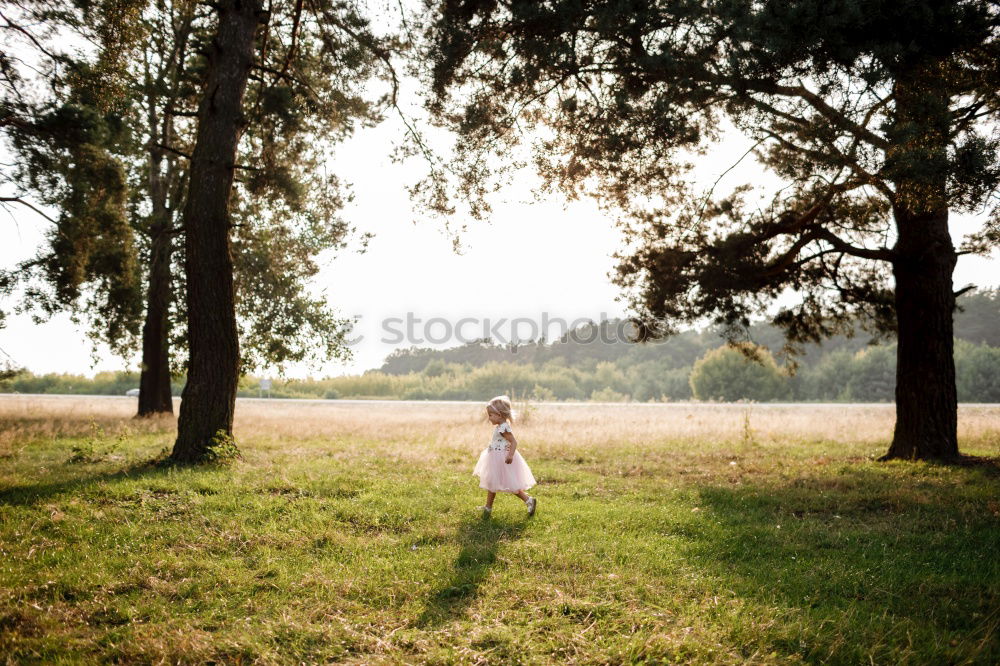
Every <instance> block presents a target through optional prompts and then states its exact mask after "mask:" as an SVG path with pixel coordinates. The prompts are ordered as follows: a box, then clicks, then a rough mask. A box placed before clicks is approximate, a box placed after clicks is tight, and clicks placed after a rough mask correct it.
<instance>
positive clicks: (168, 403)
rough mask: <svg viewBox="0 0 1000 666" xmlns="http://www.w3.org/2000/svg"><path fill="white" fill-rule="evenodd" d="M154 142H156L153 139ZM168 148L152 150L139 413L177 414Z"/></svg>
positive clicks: (154, 128) (153, 118)
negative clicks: (172, 357) (172, 368)
mask: <svg viewBox="0 0 1000 666" xmlns="http://www.w3.org/2000/svg"><path fill="white" fill-rule="evenodd" d="M147 105H148V109H149V111H148V116H149V117H148V122H149V134H150V136H151V137H155V136H157V135H158V134H159V133H160V121H159V119H158V117H157V105H156V99H155V97H154V96H153V94H152V92H150V93H149V94H148V96H147ZM170 127H171V124H170V117H169V116H166V117H164V118H163V134H164V142H163V143H164V144H167V145H169V142H170V140H171V138H172V137H171V136H170ZM150 143H151V144H152V143H153V142H150ZM163 158H164V151H163V149H162V148H160V147H159V146H156V145H151V146H150V150H149V201H150V205H151V207H152V216H151V219H152V223H151V224H150V229H149V234H150V250H149V278H148V279H149V288H148V290H147V294H146V322H145V323H144V324H143V326H142V374H141V375H140V376H139V413H138V414H137V416H152V415H154V414H173V412H174V403H173V398H172V396H171V394H170V349H169V336H170V319H169V309H170V300H171V296H172V294H171V288H170V286H171V285H170V262H171V250H172V239H171V235H170V234H171V227H172V226H173V225H172V222H173V215H172V212H171V210H170V208H169V207H168V205H167V184H168V182H169V176H170V171H171V170H168V172H167V174H166V175H164V173H163V172H162V168H161V167H162V164H163Z"/></svg>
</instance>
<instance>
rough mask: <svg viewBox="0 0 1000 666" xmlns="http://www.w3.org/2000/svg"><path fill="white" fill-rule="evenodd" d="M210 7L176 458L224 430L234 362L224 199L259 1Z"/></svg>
mask: <svg viewBox="0 0 1000 666" xmlns="http://www.w3.org/2000/svg"><path fill="white" fill-rule="evenodd" d="M216 7H217V11H218V13H219V25H218V32H217V34H216V35H215V38H214V39H213V41H212V43H211V44H210V46H209V67H208V77H207V81H206V86H205V91H204V96H203V98H202V100H201V104H200V107H199V109H198V132H197V135H196V138H195V146H194V151H193V153H192V156H191V167H190V171H189V178H190V182H189V185H188V193H187V201H186V203H185V206H184V215H183V225H184V239H185V242H184V249H185V262H184V272H185V276H186V279H187V319H188V348H189V351H190V360H189V362H188V378H187V384H186V385H185V386H184V392H183V394H182V395H181V408H180V419H179V421H178V424H177V441H176V442H175V443H174V450H173V454H172V456H171V457H172V458H173V459H174V460H177V461H180V462H198V461H202V460H205V459H207V458H208V457H210V455H211V450H212V447H213V444H214V442H215V441H216V436H217V435H218V434H221V435H223V436H224V437H226V438H229V437H231V436H232V431H233V412H234V409H235V406H236V384H237V380H238V378H239V366H240V351H239V340H238V337H237V331H236V312H235V298H234V288H233V258H232V252H231V243H230V237H229V197H230V191H231V189H232V184H233V170H234V167H235V162H236V152H237V144H238V143H239V138H240V135H241V134H242V132H243V130H244V129H245V127H246V119H245V116H244V114H243V95H244V92H245V91H246V86H247V79H248V77H249V74H250V69H251V67H252V66H253V62H254V41H255V39H254V37H255V34H256V32H257V26H258V24H259V23H260V22H261V21H262V20H263V18H264V13H263V12H262V11H261V6H260V2H259V0H253V1H249V2H248V1H246V0H243V1H241V0H224V1H223V2H220V3H219V4H217V5H216Z"/></svg>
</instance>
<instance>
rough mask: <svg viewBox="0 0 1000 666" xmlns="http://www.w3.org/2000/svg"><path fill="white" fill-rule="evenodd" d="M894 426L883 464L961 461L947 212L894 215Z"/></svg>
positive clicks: (951, 251) (952, 252)
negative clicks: (896, 234)
mask: <svg viewBox="0 0 1000 666" xmlns="http://www.w3.org/2000/svg"><path fill="white" fill-rule="evenodd" d="M896 222H897V226H898V229H899V240H898V242H897V244H896V252H897V258H896V260H895V262H894V263H893V274H894V276H895V278H896V322H897V327H898V331H897V338H898V345H897V347H896V428H895V431H894V432H893V436H892V445H891V446H890V448H889V452H888V453H887V454H886V455H885V458H886V459H890V458H904V459H914V458H920V459H949V458H955V457H957V456H958V398H957V395H956V390H955V358H954V338H953V326H954V324H953V316H954V310H955V294H954V291H953V290H952V282H951V275H952V271H953V270H954V267H955V258H956V257H955V249H954V247H953V246H952V243H951V237H950V235H949V234H948V210H947V208H945V209H944V210H940V211H936V212H933V213H928V214H924V215H909V214H907V213H906V212H905V211H898V210H897V211H896Z"/></svg>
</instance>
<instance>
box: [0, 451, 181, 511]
mask: <svg viewBox="0 0 1000 666" xmlns="http://www.w3.org/2000/svg"><path fill="white" fill-rule="evenodd" d="M175 467H176V466H175V465H173V464H172V463H170V462H169V461H167V460H165V459H163V458H160V457H157V458H154V459H151V460H145V461H139V462H135V463H132V464H129V465H127V466H125V467H121V468H118V469H114V470H107V471H103V472H99V473H97V474H75V475H73V476H72V477H70V478H63V479H60V480H57V481H47V482H39V483H29V484H25V485H21V486H10V487H7V488H0V504H6V505H9V506H31V505H34V504H40V503H42V502H45V501H47V500H49V499H51V498H53V497H57V496H59V495H64V494H72V493H76V492H78V491H80V490H83V489H84V488H87V487H88V486H92V485H94V484H97V483H103V482H109V481H110V482H117V481H125V480H134V479H139V478H147V479H148V478H158V477H164V476H166V475H168V474H169V473H170V470H171V469H173V468H175Z"/></svg>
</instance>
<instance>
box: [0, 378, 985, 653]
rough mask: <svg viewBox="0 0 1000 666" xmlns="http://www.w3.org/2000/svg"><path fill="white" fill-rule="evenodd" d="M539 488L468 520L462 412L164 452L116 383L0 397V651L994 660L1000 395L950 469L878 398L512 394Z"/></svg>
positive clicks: (973, 414) (363, 410) (286, 407)
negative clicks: (177, 458) (709, 401)
mask: <svg viewBox="0 0 1000 666" xmlns="http://www.w3.org/2000/svg"><path fill="white" fill-rule="evenodd" d="M521 407H522V410H521V412H522V413H521V415H520V416H521V418H520V419H518V420H517V421H515V423H514V430H515V433H516V435H517V437H518V440H519V441H520V450H521V452H522V453H523V454H524V456H525V458H526V459H527V461H528V463H529V464H530V465H531V467H532V469H533V471H534V472H535V476H536V477H537V478H538V480H539V485H538V486H537V487H536V488H534V489H532V490H531V491H530V492H531V493H532V494H534V495H536V496H537V497H538V498H539V505H538V506H539V508H538V513H537V515H536V516H535V517H533V518H531V519H529V518H527V517H526V516H525V512H524V507H523V505H522V504H521V503H520V502H519V501H517V500H516V499H513V498H511V497H507V496H502V497H500V498H498V499H497V504H496V508H495V510H494V515H493V518H492V519H490V520H483V519H482V518H481V517H480V515H479V514H478V513H477V512H476V507H477V506H479V505H481V504H482V500H483V497H482V493H481V491H480V490H479V489H478V487H477V484H476V481H475V479H474V478H473V477H472V476H471V469H472V466H473V464H474V463H475V459H476V456H477V455H478V452H479V451H480V450H481V449H482V447H483V446H484V445H485V442H486V440H487V439H488V436H489V431H490V427H489V425H488V424H487V423H486V421H485V417H484V412H483V409H482V407H481V406H480V405H478V404H467V403H453V404H418V403H391V402H385V403H379V402H373V403H345V402H338V401H324V402H316V403H308V404H305V403H294V402H277V401H276V402H267V401H241V402H240V403H239V404H238V406H237V423H236V439H237V442H238V444H239V446H240V449H241V451H242V458H241V459H239V460H236V461H234V462H232V463H231V464H228V465H217V466H205V467H197V468H179V467H172V466H169V465H166V464H163V462H162V459H163V457H164V454H165V451H166V450H168V449H169V447H170V445H171V444H172V441H173V428H174V423H173V420H172V419H169V418H167V419H160V420H147V421H136V420H133V419H131V418H130V417H131V415H132V413H133V411H134V408H135V401H134V399H125V398H121V399H119V398H107V399H92V398H65V397H52V398H38V397H32V398H22V397H16V396H5V397H0V660H4V661H6V663H12V664H13V663H17V664H19V663H33V662H35V663H59V662H64V663H80V662H115V663H127V664H146V663H150V664H152V663H211V662H214V663H263V664H299V663H319V662H323V663H358V664H361V663H364V664H371V663H436V664H447V663H455V664H472V663H481V664H507V663H510V664H514V663H526V664H544V663H574V664H619V663H649V662H652V663H663V662H670V663H759V664H771V663H782V664H783V663H798V662H808V663H843V664H857V663H883V664H928V663H934V664H936V663H953V664H969V663H982V664H989V663H997V662H998V661H1000V559H998V558H997V555H996V553H998V552H1000V495H998V492H997V491H998V489H1000V462H998V460H1000V407H997V406H963V407H961V409H960V415H959V419H960V440H961V448H962V450H963V452H964V453H966V454H970V455H974V456H979V459H978V460H976V461H973V462H970V463H969V464H966V465H957V466H942V465H935V464H926V463H904V462H893V463H878V462H875V461H874V458H876V457H877V456H878V455H880V454H881V453H883V452H884V451H885V450H886V448H887V445H888V440H889V437H890V435H891V429H892V422H893V412H892V407H891V406H889V405H866V406H851V405H833V406H827V405H813V406H781V405H697V404H649V405H647V404H621V405H586V404H562V405H560V404H544V405H522V406H521Z"/></svg>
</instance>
